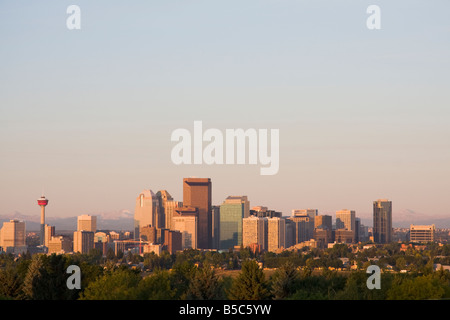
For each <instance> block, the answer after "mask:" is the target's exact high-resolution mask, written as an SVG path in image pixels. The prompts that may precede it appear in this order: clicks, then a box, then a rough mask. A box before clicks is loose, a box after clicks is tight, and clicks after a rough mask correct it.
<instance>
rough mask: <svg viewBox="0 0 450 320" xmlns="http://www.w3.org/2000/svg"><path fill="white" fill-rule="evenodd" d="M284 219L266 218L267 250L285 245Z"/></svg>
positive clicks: (274, 249)
mask: <svg viewBox="0 0 450 320" xmlns="http://www.w3.org/2000/svg"><path fill="white" fill-rule="evenodd" d="M285 232H286V219H283V218H278V217H273V218H269V219H267V250H268V251H272V252H273V251H277V250H278V249H280V248H284V247H285V246H286V244H285V240H286V235H285Z"/></svg>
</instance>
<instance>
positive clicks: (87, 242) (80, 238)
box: [73, 230, 94, 254]
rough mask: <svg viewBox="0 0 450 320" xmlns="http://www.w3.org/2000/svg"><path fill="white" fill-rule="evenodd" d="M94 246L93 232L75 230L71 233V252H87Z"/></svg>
mask: <svg viewBox="0 0 450 320" xmlns="http://www.w3.org/2000/svg"><path fill="white" fill-rule="evenodd" d="M93 248H94V232H92V231H83V230H82V231H75V232H74V233H73V252H79V253H86V254H87V253H89V252H90V251H91V250H92V249H93Z"/></svg>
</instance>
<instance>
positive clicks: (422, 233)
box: [409, 224, 436, 242]
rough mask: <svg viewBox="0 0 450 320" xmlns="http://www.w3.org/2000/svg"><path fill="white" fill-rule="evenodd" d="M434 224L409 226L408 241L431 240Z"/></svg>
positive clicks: (432, 239) (432, 238)
mask: <svg viewBox="0 0 450 320" xmlns="http://www.w3.org/2000/svg"><path fill="white" fill-rule="evenodd" d="M435 230H436V229H435V227H434V224H432V225H428V226H415V225H411V226H410V227H409V241H411V242H433V241H434V233H435Z"/></svg>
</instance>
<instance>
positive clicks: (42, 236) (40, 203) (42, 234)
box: [37, 196, 48, 246]
mask: <svg viewBox="0 0 450 320" xmlns="http://www.w3.org/2000/svg"><path fill="white" fill-rule="evenodd" d="M37 203H38V206H40V207H41V232H40V245H41V246H43V245H44V243H45V207H46V206H47V204H48V199H46V198H45V197H44V196H42V197H40V198H39V199H38V201H37Z"/></svg>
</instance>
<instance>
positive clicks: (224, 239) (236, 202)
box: [219, 196, 250, 249]
mask: <svg viewBox="0 0 450 320" xmlns="http://www.w3.org/2000/svg"><path fill="white" fill-rule="evenodd" d="M249 215H250V202H249V201H248V199H247V196H229V197H227V198H226V199H225V201H224V202H223V203H222V204H221V205H220V244H219V248H220V249H229V248H233V247H235V246H240V245H241V244H242V219H244V218H247V217H248V216H249Z"/></svg>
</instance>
